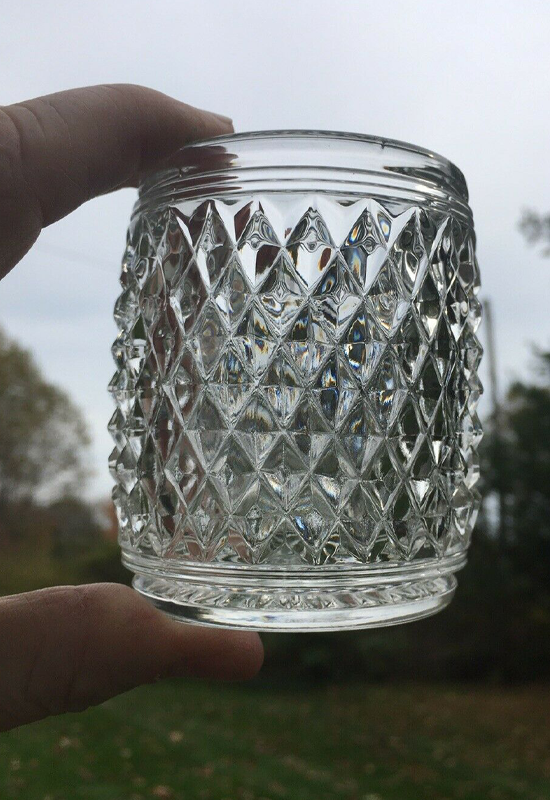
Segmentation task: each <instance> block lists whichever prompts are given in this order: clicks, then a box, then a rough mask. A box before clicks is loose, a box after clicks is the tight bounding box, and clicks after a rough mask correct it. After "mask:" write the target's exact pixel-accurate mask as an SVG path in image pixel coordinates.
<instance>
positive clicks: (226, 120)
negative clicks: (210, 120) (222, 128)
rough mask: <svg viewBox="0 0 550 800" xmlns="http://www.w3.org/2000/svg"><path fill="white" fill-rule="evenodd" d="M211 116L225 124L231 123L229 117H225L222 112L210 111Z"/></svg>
mask: <svg viewBox="0 0 550 800" xmlns="http://www.w3.org/2000/svg"><path fill="white" fill-rule="evenodd" d="M210 113H211V114H212V116H213V117H216V118H217V119H219V120H220V122H225V124H226V125H233V120H232V119H231V117H226V116H224V114H216V113H215V112H214V111H211V112H210Z"/></svg>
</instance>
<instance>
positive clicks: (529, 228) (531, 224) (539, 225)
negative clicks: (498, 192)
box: [519, 210, 550, 256]
mask: <svg viewBox="0 0 550 800" xmlns="http://www.w3.org/2000/svg"><path fill="white" fill-rule="evenodd" d="M519 229H520V231H521V232H522V233H523V235H524V236H525V238H526V239H527V241H528V242H530V243H531V244H542V246H543V254H544V255H545V256H550V214H539V213H537V212H536V211H531V210H526V211H524V212H523V215H522V217H521V220H520V223H519Z"/></svg>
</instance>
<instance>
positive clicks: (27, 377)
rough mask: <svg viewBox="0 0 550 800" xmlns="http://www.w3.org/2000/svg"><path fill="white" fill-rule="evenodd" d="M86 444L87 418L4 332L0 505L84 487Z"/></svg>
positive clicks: (0, 348) (0, 388)
mask: <svg viewBox="0 0 550 800" xmlns="http://www.w3.org/2000/svg"><path fill="white" fill-rule="evenodd" d="M87 444H88V436H87V433H86V428H85V424H84V420H83V418H82V416H81V413H80V412H79V410H78V409H77V408H76V407H75V406H74V405H73V403H72V402H71V400H70V399H69V397H68V396H67V394H66V393H65V392H63V391H62V390H60V389H58V388H57V387H56V386H52V385H51V384H50V383H48V382H47V381H46V380H45V379H44V378H43V376H42V375H41V373H40V370H39V369H38V367H37V365H36V364H35V362H34V361H33V358H32V356H31V354H30V353H29V352H28V351H27V350H25V349H23V348H22V347H20V346H19V345H18V344H16V343H15V342H14V341H12V340H11V339H9V338H8V337H7V336H6V335H5V334H4V333H3V332H2V331H0V505H6V504H7V503H14V502H20V501H21V500H23V499H25V498H29V497H31V496H33V497H36V496H42V497H55V496H61V495H62V494H64V493H67V492H69V491H71V490H73V489H74V488H76V487H80V486H81V484H82V481H83V480H84V478H85V470H84V467H83V464H84V451H85V448H86V446H87Z"/></svg>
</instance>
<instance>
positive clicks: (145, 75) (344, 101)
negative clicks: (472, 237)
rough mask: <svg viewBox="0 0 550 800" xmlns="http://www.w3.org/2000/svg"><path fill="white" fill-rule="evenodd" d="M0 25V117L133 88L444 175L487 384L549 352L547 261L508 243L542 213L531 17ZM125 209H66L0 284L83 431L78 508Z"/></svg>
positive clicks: (128, 11)
mask: <svg viewBox="0 0 550 800" xmlns="http://www.w3.org/2000/svg"><path fill="white" fill-rule="evenodd" d="M0 11H4V13H3V14H2V43H1V46H0V71H1V74H2V76H3V80H2V90H1V92H0V104H6V103H11V102H15V101H17V100H23V99H26V98H29V97H34V96H37V95H41V94H46V93H48V92H53V91H58V90H60V89H69V88H72V87H76V86H84V85H89V84H95V83H101V82H131V83H142V84H145V85H149V86H152V87H154V88H156V89H160V90H161V91H164V92H167V93H168V94H172V95H174V96H176V97H179V98H180V99H182V100H185V101H187V102H189V103H192V104H194V105H197V106H201V107H204V108H209V109H212V110H213V111H218V112H220V113H223V114H227V115H229V116H232V117H233V120H234V124H235V128H236V130H258V129H265V128H287V127H288V128H328V129H338V130H350V131H358V132H363V133H372V134H377V135H382V136H387V137H392V138H395V139H404V140H405V141H410V142H413V143H415V144H418V145H422V146H424V147H428V148H431V149H433V150H436V151H437V152H440V153H442V154H443V155H445V156H447V157H448V158H451V159H452V160H453V161H454V162H455V163H456V164H457V165H458V166H459V167H460V168H461V169H462V170H463V172H464V174H465V175H466V179H467V181H468V186H469V189H470V200H471V205H472V208H473V211H474V217H475V221H476V230H477V236H478V257H479V261H480V266H481V273H482V281H483V294H484V295H485V296H489V297H491V299H492V301H493V306H494V314H495V317H496V335H497V347H498V357H499V372H500V378H501V384H505V383H506V382H508V381H509V380H510V379H511V378H512V377H514V376H521V375H524V374H526V372H527V369H528V367H529V364H530V362H531V356H530V349H529V347H530V343H537V344H539V345H541V346H547V347H548V346H550V314H549V311H548V304H549V300H550V259H546V260H545V259H543V258H541V257H540V256H539V255H538V254H537V252H536V251H534V250H532V249H530V248H528V247H527V246H526V245H525V243H524V241H523V239H522V237H521V235H520V234H519V232H518V230H517V221H518V218H519V215H520V212H521V209H522V208H525V207H528V206H530V207H533V208H536V209H540V210H547V211H548V210H550V136H549V134H550V124H549V123H550V50H549V46H548V44H549V41H550V5H549V4H548V3H547V2H544V1H543V0H530V2H529V3H518V2H513V3H512V2H510V1H509V0H500V2H483V0H477V2H470V0H468V1H466V0H461V2H459V3H458V2H457V3H451V2H442V0H438V2H422V0H420V1H417V2H413V0H401V1H398V0H395V1H394V2H392V0H387V2H384V3H380V2H371V0H359V2H358V1H357V0H347V2H346V0H317V2H310V0H276V2H274V0H270V1H269V2H266V1H265V0H250V2H248V1H246V2H245V1H244V0H200V1H199V2H194V1H189V2H185V0H167V1H166V0H158V2H156V3H152V2H150V0H148V1H147V2H142V0H132V2H126V1H123V0H108V2H106V1H105V0H94V2H91V0H83V1H82V2H80V3H74V2H72V1H71V2H66V1H65V2H64V1H63V0H58V2H57V3H55V4H52V3H42V2H34V0H23V2H20V3H19V4H17V3H9V5H8V2H7V0H0ZM8 12H9V13H8ZM133 201H134V192H133V191H131V190H123V191H121V192H119V193H118V194H116V195H112V196H110V197H103V198H100V199H98V200H95V201H93V202H92V203H89V204H88V205H86V206H85V207H83V208H81V209H79V210H78V211H77V212H75V213H74V214H73V215H71V217H69V218H67V219H65V220H62V221H61V222H59V223H57V224H56V225H55V226H53V227H52V228H49V229H48V230H46V231H45V232H44V233H43V234H42V236H41V237H40V239H39V241H38V243H37V245H36V246H35V247H34V249H33V250H32V252H31V253H29V254H28V255H27V256H26V257H25V259H24V260H23V261H22V262H21V263H20V264H19V266H18V267H17V268H16V269H15V270H14V272H12V273H11V274H10V275H9V276H8V277H7V278H6V279H5V280H4V281H3V282H2V283H1V284H0V324H2V325H3V326H4V327H5V328H6V330H7V331H8V333H10V334H11V335H12V336H14V337H15V338H17V339H18V340H19V341H20V342H22V343H23V344H25V345H27V346H29V347H31V348H32V350H33V351H34V354H35V356H36V358H37V360H38V362H39V364H40V366H41V367H42V369H43V371H44V373H45V374H46V375H47V376H48V378H50V379H51V380H53V381H55V382H57V383H58V384H60V385H62V386H63V387H65V388H66V389H67V390H68V391H69V392H70V394H71V396H72V397H73V398H74V399H75V400H76V401H77V402H78V403H79V404H80V406H81V407H82V408H83V410H84V412H85V414H86V417H87V420H88V423H89V426H90V429H91V431H92V434H93V437H94V446H93V462H94V466H95V469H96V475H95V478H94V480H93V481H92V483H91V486H90V492H91V493H92V494H94V495H97V494H106V493H107V492H108V491H109V490H110V486H111V481H110V478H109V475H108V471H107V466H106V462H107V456H108V453H109V451H110V449H111V440H110V437H109V436H108V434H107V431H106V425H107V421H108V419H109V416H110V414H111V412H112V405H111V400H110V397H109V396H108V395H107V392H106V385H107V383H108V381H109V378H110V377H111V374H112V372H113V364H112V361H111V357H110V345H111V342H112V340H113V338H114V336H115V328H114V323H113V322H112V307H113V304H114V301H115V298H116V295H117V293H118V269H119V261H120V257H121V253H122V248H123V244H124V237H125V229H126V225H127V221H128V217H129V214H130V210H131V207H132V204H133ZM482 338H483V332H482ZM485 367H486V364H485ZM483 377H485V370H483ZM484 407H485V408H486V405H485V406H484Z"/></svg>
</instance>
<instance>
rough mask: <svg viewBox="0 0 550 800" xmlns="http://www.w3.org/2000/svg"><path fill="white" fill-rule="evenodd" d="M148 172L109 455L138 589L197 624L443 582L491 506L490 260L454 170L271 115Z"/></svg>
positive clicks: (396, 147)
mask: <svg viewBox="0 0 550 800" xmlns="http://www.w3.org/2000/svg"><path fill="white" fill-rule="evenodd" d="M173 164H174V165H173V166H171V167H170V168H168V169H166V170H164V171H161V172H159V173H157V174H156V175H155V176H154V177H153V178H151V179H149V180H148V181H147V182H146V183H145V184H144V185H143V186H142V187H141V190H140V196H139V199H138V201H137V203H136V206H135V209H134V213H133V216H132V220H131V224H130V228H129V232H128V240H127V247H126V251H125V254H124V259H123V265H122V274H121V284H122V293H121V295H120V297H119V299H118V301H117V303H116V307H115V320H116V322H117V325H118V328H119V334H118V336H117V339H116V341H115V343H114V345H113V355H114V358H115V362H116V364H117V371H116V373H115V375H114V377H113V380H112V381H111V385H110V389H111V391H112V393H113V396H114V399H115V402H116V410H115V412H114V414H113V417H112V419H111V422H110V430H111V432H112V434H113V437H114V440H115V448H114V450H113V452H112V455H111V470H112V474H113V477H114V479H115V482H116V485H115V488H114V491H113V498H114V502H115V505H116V508H117V513H118V518H119V527H120V544H121V547H122V552H123V561H124V563H125V564H126V565H127V566H128V567H129V568H130V569H132V570H133V571H134V572H135V575H136V577H135V580H134V585H135V587H136V588H137V589H138V590H139V591H141V592H142V593H143V594H145V595H146V596H147V597H149V598H150V599H151V601H152V602H154V603H155V604H156V605H157V606H159V607H160V608H163V609H164V610H165V611H166V612H167V613H169V614H171V615H173V616H175V617H177V618H180V619H184V620H187V621H197V622H206V623H211V624H217V625H230V626H236V627H251V628H257V629H274V630H337V629H345V628H356V627H369V626H378V625H388V624H395V623H396V622H400V621H406V620H411V619H416V618H419V617H422V616H426V615H428V614H430V613H434V612H435V611H437V610H438V609H440V608H442V607H443V606H444V605H446V604H447V603H448V602H449V600H450V599H451V597H452V594H453V592H454V588H455V585H456V580H455V577H454V573H455V572H456V570H457V569H459V568H460V567H461V566H462V565H463V564H464V561H465V554H466V549H467V547H468V543H469V540H470V535H471V532H472V528H473V525H474V521H475V516H476V513H477V509H478V506H479V495H478V492H477V490H476V488H475V483H476V481H477V477H478V463H477V457H476V448H477V444H478V442H479V439H480V438H481V427H480V423H479V419H478V417H477V415H476V412H475V409H476V405H477V402H478V399H479V396H480V392H481V385H480V383H479V380H478V377H477V367H478V364H479V360H480V357H481V346H480V344H479V341H478V339H477V338H476V330H477V327H478V324H479V321H480V311H481V309H480V303H479V300H478V298H477V294H478V290H479V272H478V267H477V262H476V258H475V236H474V231H473V222H472V215H471V211H470V208H469V206H468V195H467V189H466V184H465V181H464V178H463V176H462V173H461V172H460V171H459V170H458V169H457V168H456V167H455V166H454V165H452V164H451V163H450V162H448V161H447V160H446V159H444V158H442V157H440V156H437V155H435V154H434V153H431V152H429V151H425V150H422V149H420V148H416V147H414V146H412V145H408V144H404V143H399V142H392V141H387V140H382V139H378V138H375V137H367V136H359V135H354V134H343V133H332V132H318V131H273V132H265V133H264V132H261V133H252V134H238V135H232V136H226V137H220V138H217V139H212V140H209V141H206V142H201V143H198V144H195V145H192V146H189V147H187V148H184V149H183V150H181V151H180V153H179V154H178V155H177V157H176V159H175V160H173Z"/></svg>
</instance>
